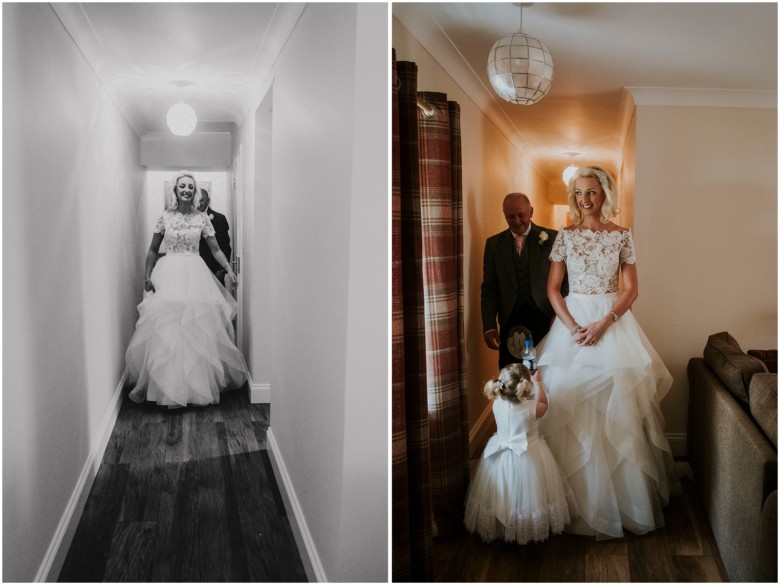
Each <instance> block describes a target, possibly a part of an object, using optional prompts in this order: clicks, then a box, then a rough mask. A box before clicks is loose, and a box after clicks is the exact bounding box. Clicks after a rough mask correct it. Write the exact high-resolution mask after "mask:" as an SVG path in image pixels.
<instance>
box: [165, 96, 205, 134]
mask: <svg viewBox="0 0 780 585" xmlns="http://www.w3.org/2000/svg"><path fill="white" fill-rule="evenodd" d="M197 125H198V116H197V115H196V114H195V110H193V109H192V106H190V105H187V104H185V103H183V102H179V103H178V104H174V105H173V106H171V109H170V110H168V128H170V130H171V132H173V133H174V134H175V135H176V136H189V135H190V134H192V133H193V132H194V131H195V127H196V126H197Z"/></svg>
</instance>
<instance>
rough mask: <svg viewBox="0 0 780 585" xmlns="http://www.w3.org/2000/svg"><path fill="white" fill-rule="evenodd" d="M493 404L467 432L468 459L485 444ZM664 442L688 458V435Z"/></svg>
mask: <svg viewBox="0 0 780 585" xmlns="http://www.w3.org/2000/svg"><path fill="white" fill-rule="evenodd" d="M492 423H493V404H492V403H490V404H488V405H487V407H486V408H485V410H484V411H482V414H481V415H479V418H478V419H477V422H475V423H474V426H473V427H471V429H470V430H469V457H470V458H471V459H474V458H475V456H477V455H479V453H475V451H476V449H477V448H479V446H481V445H483V444H484V443H485V440H486V439H487V438H488V437H487V435H488V434H490V433H491V431H492V429H493V427H492ZM664 434H665V436H666V440H667V441H669V447H671V449H672V456H674V457H687V456H688V435H687V434H686V433H664Z"/></svg>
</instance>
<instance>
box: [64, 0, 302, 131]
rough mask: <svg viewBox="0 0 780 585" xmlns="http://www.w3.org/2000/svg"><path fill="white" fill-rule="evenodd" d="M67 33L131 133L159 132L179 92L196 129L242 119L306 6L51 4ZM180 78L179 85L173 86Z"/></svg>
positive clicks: (224, 126)
mask: <svg viewBox="0 0 780 585" xmlns="http://www.w3.org/2000/svg"><path fill="white" fill-rule="evenodd" d="M51 6H52V8H53V9H54V11H55V12H56V13H57V15H58V17H59V18H60V20H61V21H62V23H63V25H64V26H65V28H66V29H67V30H68V33H69V34H70V35H71V37H72V38H73V40H74V41H75V42H76V44H77V45H78V47H79V49H80V50H81V52H82V53H83V54H84V56H85V58H86V59H87V61H88V62H89V63H90V65H91V66H92V68H93V69H94V70H95V72H96V73H97V75H98V76H99V77H100V79H101V81H102V82H103V84H104V85H105V87H106V88H107V89H108V91H109V92H110V93H111V96H112V98H113V99H114V101H115V102H116V104H117V106H118V107H119V109H120V110H121V111H122V113H123V114H124V116H125V118H127V120H128V122H129V123H130V125H131V126H132V127H133V129H134V130H135V132H136V134H138V135H139V136H143V135H144V134H146V133H149V132H166V131H167V127H166V123H165V117H166V113H167V111H168V109H169V108H170V107H171V105H173V104H174V103H176V102H177V101H178V100H179V98H180V96H181V97H182V98H183V99H184V101H185V102H186V103H188V104H190V105H192V106H193V107H194V109H195V111H196V112H197V115H198V128H197V131H203V130H207V131H214V130H224V129H229V128H230V127H231V126H232V124H239V123H241V122H242V121H243V118H244V116H245V115H246V113H247V110H248V109H249V107H251V106H252V105H253V104H254V101H255V99H256V98H257V97H258V96H259V94H260V92H261V91H262V90H263V89H264V84H266V83H267V82H268V80H269V76H270V75H271V72H272V70H273V66H274V63H275V61H276V59H277V57H278V55H279V53H280V52H281V49H282V47H283V46H284V43H285V42H286V40H287V37H288V36H289V35H290V33H291V31H292V30H293V28H294V26H295V23H296V22H297V20H298V18H299V17H300V14H301V12H302V11H303V7H304V6H305V4H293V3H221V2H220V3H157V2H148V3H113V2H112V3H91V2H85V3H80V4H78V3H58V2H54V3H52V4H51ZM178 82H184V84H186V85H185V87H183V88H182V89H180V88H179V86H178V85H177V83H178Z"/></svg>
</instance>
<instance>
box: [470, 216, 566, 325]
mask: <svg viewBox="0 0 780 585" xmlns="http://www.w3.org/2000/svg"><path fill="white" fill-rule="evenodd" d="M542 231H545V232H547V235H548V238H547V240H546V241H544V242H543V243H541V244H540V243H539V237H540V235H541V233H542ZM557 235H558V232H557V231H556V230H551V229H547V228H545V229H544V230H542V229H541V228H540V227H539V226H537V225H536V224H534V223H531V231H530V232H529V233H528V236H527V237H526V239H525V244H524V245H523V248H524V250H528V264H529V265H528V269H529V272H530V275H531V291H530V293H531V298H533V300H534V303H536V306H537V307H539V309H540V310H541V311H542V313H544V314H545V315H546V316H548V317H550V318H551V319H552V317H553V316H555V311H554V310H553V308H552V305H551V304H550V300H549V299H548V298H547V276H548V275H549V274H550V251H551V250H552V245H553V242H554V241H555V236H557ZM516 256H517V252H516V250H515V238H514V236H513V235H512V232H511V231H510V230H509V229H507V230H506V231H503V232H501V233H499V234H496V235H495V236H491V237H490V238H488V239H487V242H486V243H485V257H484V259H483V263H482V331H483V332H485V331H489V330H491V329H497V327H496V316H498V324H501V323H503V322H505V321H506V320H507V319H508V318H509V316H510V315H511V314H512V311H513V310H514V307H515V302H516V300H517V295H518V291H519V286H520V285H519V283H518V282H517V271H516V270H515V257H516ZM568 291H569V287H568V283H567V282H566V279H564V283H563V286H561V292H562V293H563V295H564V296H566V295H567V294H568Z"/></svg>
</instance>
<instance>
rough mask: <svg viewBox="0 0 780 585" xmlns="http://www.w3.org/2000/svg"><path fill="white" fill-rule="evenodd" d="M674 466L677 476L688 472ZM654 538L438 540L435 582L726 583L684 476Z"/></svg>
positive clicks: (576, 537)
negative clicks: (523, 541) (525, 541)
mask: <svg viewBox="0 0 780 585" xmlns="http://www.w3.org/2000/svg"><path fill="white" fill-rule="evenodd" d="M684 468H685V465H683V464H679V463H678V464H677V465H675V469H676V470H677V469H684ZM674 491H675V494H674V495H672V497H671V500H670V503H669V505H668V506H667V507H666V508H665V509H664V518H665V520H666V526H665V527H664V528H662V529H660V530H657V531H655V532H653V533H651V534H646V535H643V536H636V535H632V534H626V536H625V537H624V538H621V539H615V540H608V541H601V542H596V540H595V539H594V538H587V537H584V536H574V535H569V534H561V535H557V536H553V537H551V538H550V539H549V540H547V541H545V542H542V543H534V544H528V545H524V546H520V545H517V544H508V543H505V542H493V543H491V544H486V543H484V542H483V541H482V540H481V539H480V538H479V537H478V536H474V535H467V534H464V535H463V536H460V537H458V538H454V539H451V540H448V541H441V540H438V539H437V540H435V544H434V565H435V569H434V570H435V575H436V579H435V580H436V581H439V582H441V581H447V582H472V581H475V582H484V581H492V582H505V581H516V582H553V581H554V582H571V581H581V582H648V581H653V582H672V581H674V582H717V581H720V582H725V581H728V576H727V574H726V570H725V568H724V567H723V563H722V561H721V559H720V555H719V553H718V549H717V545H716V544H715V540H714V537H713V535H712V531H711V529H710V527H709V524H708V523H707V520H706V517H705V515H704V510H703V508H702V507H701V503H700V501H699V499H698V496H697V495H696V491H695V489H694V486H693V484H692V483H691V482H690V480H688V479H687V478H686V477H683V478H682V480H681V482H680V487H679V489H675V490H674Z"/></svg>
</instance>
